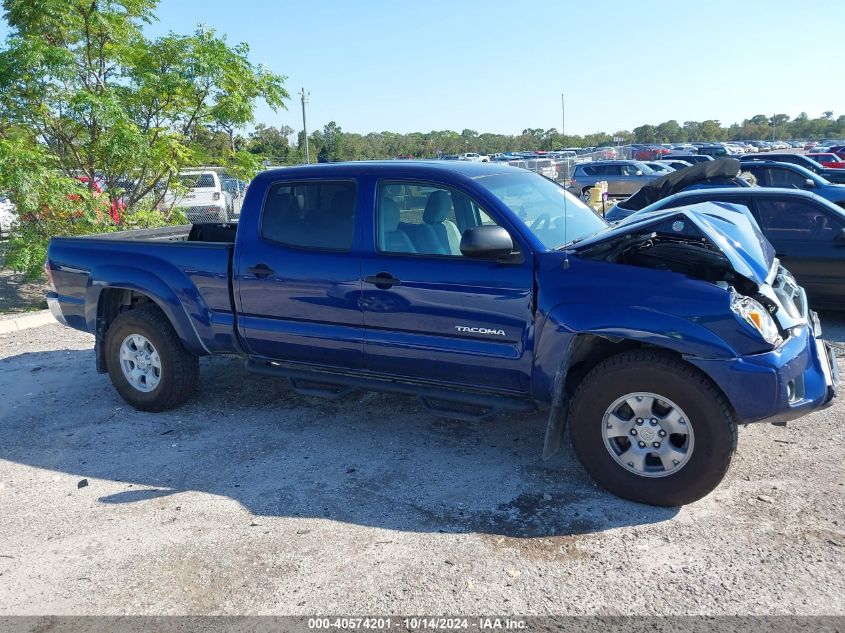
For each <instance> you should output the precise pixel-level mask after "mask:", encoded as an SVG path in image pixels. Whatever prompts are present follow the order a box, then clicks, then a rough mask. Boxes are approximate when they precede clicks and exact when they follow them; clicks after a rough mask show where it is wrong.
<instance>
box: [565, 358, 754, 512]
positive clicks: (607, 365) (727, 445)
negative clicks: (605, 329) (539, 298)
mask: <svg viewBox="0 0 845 633" xmlns="http://www.w3.org/2000/svg"><path fill="white" fill-rule="evenodd" d="M637 392H651V393H654V394H658V395H660V396H662V397H664V398H667V399H669V400H671V401H672V402H674V403H676V404H677V405H678V406H679V407H680V408H681V410H682V411H683V412H684V413H685V414H686V415H687V416H689V424H691V426H692V429H693V435H694V445H693V449H692V452H691V454H690V455H689V457H688V461H687V462H686V463H685V464H684V465H683V466H682V467H681V468H679V469H678V470H677V471H676V472H674V473H670V474H667V475H665V476H662V477H646V476H643V475H639V474H636V473H634V472H631V471H629V470H627V469H626V468H625V467H623V466H622V465H620V464H619V463H618V462H617V461H616V460H615V459H614V458H613V457H612V456H611V454H610V451H609V450H608V447H607V446H606V445H605V440H604V436H603V425H604V415H605V412H606V411H607V410H608V408H609V407H610V406H611V405H612V404H613V403H614V402H615V401H616V400H617V398H621V397H623V396H625V395H627V394H633V393H637ZM569 420H570V424H571V435H572V444H573V446H574V448H575V454H576V455H577V456H578V459H579V461H580V462H581V464H582V465H583V466H584V468H585V469H586V470H587V472H588V473H589V474H590V475H591V476H592V477H593V478H594V479H595V480H596V481H597V482H598V483H599V485H601V486H602V487H603V488H605V489H607V490H608V491H610V492H612V493H613V494H615V495H618V496H619V497H622V498H624V499H630V500H631V501H637V502H639V503H646V504H649V505H656V506H681V505H684V504H687V503H692V502H693V501H697V500H698V499H701V498H702V497H704V496H706V495H707V494H708V493H710V492H711V491H712V490H713V489H714V488H715V487H716V486H717V485H718V484H719V482H721V481H722V479H723V478H724V476H725V474H726V473H727V472H728V467H729V466H730V463H731V458H732V457H733V454H734V451H735V450H736V439H737V432H736V422H735V421H734V417H733V412H732V411H731V408H730V406H729V405H728V403H727V401H726V400H725V398H724V396H723V395H722V394H721V393H720V392H719V390H718V389H717V388H716V386H715V385H714V384H713V383H712V382H711V381H710V379H709V378H707V376H705V375H704V374H702V373H701V372H699V371H698V370H696V369H695V368H693V367H691V366H690V365H688V364H686V363H684V362H682V361H681V360H679V359H678V358H677V357H675V356H673V355H671V354H668V353H664V352H659V351H646V350H639V351H632V352H624V353H621V354H618V355H616V356H612V357H611V358H608V359H607V360H605V361H603V362H601V363H599V364H598V365H597V366H596V367H595V368H594V369H593V370H592V371H590V372H589V373H588V374H587V375H586V376H585V377H584V379H583V380H582V381H581V383H580V385H579V386H578V388H577V390H576V392H575V395H574V397H573V398H572V401H571V408H570V416H569Z"/></svg>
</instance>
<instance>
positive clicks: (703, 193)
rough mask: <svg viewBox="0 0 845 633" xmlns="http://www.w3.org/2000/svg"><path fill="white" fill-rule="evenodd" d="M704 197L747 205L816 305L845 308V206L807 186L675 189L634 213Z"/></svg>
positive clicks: (646, 211) (651, 211)
mask: <svg viewBox="0 0 845 633" xmlns="http://www.w3.org/2000/svg"><path fill="white" fill-rule="evenodd" d="M702 202H719V203H729V204H733V205H740V207H741V208H744V209H748V210H749V211H750V213H751V216H752V217H753V218H754V220H755V221H756V222H757V224H758V225H759V226H760V229H761V230H762V232H763V235H765V236H766V238H767V239H768V240H769V242H771V244H772V246H773V247H774V249H775V252H776V254H777V257H778V259H779V260H780V262H781V263H782V264H783V265H784V266H785V267H786V268H788V269H789V270H790V271H791V272H792V274H794V275H795V279H796V280H797V282H798V283H799V284H800V285H801V286H802V287H803V288H805V289H806V291H807V295H808V298H809V301H810V305H812V306H813V307H814V308H817V309H822V308H826V309H831V308H832V309H838V310H842V309H845V211H843V209H842V208H840V207H838V206H836V205H835V204H833V203H832V202H829V201H827V200H825V199H824V198H822V197H820V196H817V195H816V194H814V193H811V192H809V191H797V190H789V189H775V188H771V189H770V188H767V187H754V188H751V189H736V188H734V189H706V190H700V191H687V192H683V193H679V194H675V195H673V196H670V197H668V198H664V199H662V200H659V201H657V202H655V203H654V204H651V205H649V206H647V207H645V208H644V209H642V210H641V211H638V212H636V213H635V214H633V215H632V216H630V217H637V216H641V215H642V216H644V215H647V214H649V213H658V212H662V211H664V210H666V209H669V208H674V207H686V206H689V205H691V204H699V203H702Z"/></svg>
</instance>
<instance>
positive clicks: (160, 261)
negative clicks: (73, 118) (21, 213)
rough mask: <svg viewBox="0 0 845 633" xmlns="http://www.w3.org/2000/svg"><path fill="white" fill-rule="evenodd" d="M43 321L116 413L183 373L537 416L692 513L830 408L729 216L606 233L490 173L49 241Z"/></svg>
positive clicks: (637, 486) (791, 311)
mask: <svg viewBox="0 0 845 633" xmlns="http://www.w3.org/2000/svg"><path fill="white" fill-rule="evenodd" d="M45 268H46V271H47V274H48V277H49V279H50V282H51V284H52V291H51V292H50V293H49V295H48V302H49V305H50V307H51V310H52V311H53V314H54V315H55V316H56V318H57V319H58V320H59V321H60V322H62V323H64V324H66V325H68V326H70V327H73V328H77V329H80V330H84V331H87V332H91V333H93V334H94V335H95V337H96V343H95V350H96V363H97V369H98V371H100V372H101V373H106V372H107V373H108V374H109V376H110V378H111V380H112V382H113V384H114V386H115V388H116V389H117V391H118V393H119V394H120V395H121V396H122V397H123V398H124V399H125V400H126V401H127V402H129V403H130V404H131V405H132V406H134V407H136V408H138V409H141V410H145V411H161V410H165V409H169V408H172V407H175V406H178V405H180V404H182V403H184V402H185V401H186V400H187V399H188V398H189V397H190V396H191V394H192V392H193V391H194V388H195V386H196V384H197V380H198V371H199V365H198V357H200V356H203V355H208V354H240V355H242V356H243V357H245V364H246V369H247V370H248V371H251V372H257V373H259V374H265V375H270V376H280V377H284V378H287V379H289V380H290V382H291V384H292V386H293V388H294V389H296V390H298V391H300V392H302V393H306V394H310V395H315V396H324V397H329V398H339V397H343V396H344V395H346V394H348V393H350V392H351V391H355V390H359V389H373V390H381V391H386V392H392V393H404V394H412V395H416V396H418V397H419V398H420V400H421V401H422V403H423V405H424V406H426V407H427V408H429V409H431V410H432V411H434V412H435V413H436V414H439V415H444V416H448V417H452V418H466V419H475V420H477V419H486V418H489V417H490V416H492V415H494V414H496V413H499V412H502V411H506V412H523V411H524V412H529V411H534V410H536V409H540V410H543V411H548V424H547V428H546V435H545V446H544V456H545V457H548V456H550V455H552V454H554V453H555V452H556V451H557V449H558V448H559V445H560V443H561V440H562V436H563V433H564V429H565V428H566V426H567V425H568V426H569V428H570V433H571V438H572V442H573V445H574V448H575V451H576V454H577V456H578V458H579V459H580V461H581V462H582V463H583V465H584V467H585V468H586V469H587V471H589V473H590V474H591V475H592V476H593V477H594V478H595V479H596V480H597V481H598V482H599V483H600V484H601V485H602V486H604V487H605V488H607V489H608V490H610V491H612V492H614V493H616V494H618V495H620V496H622V497H625V498H628V499H632V500H635V501H640V502H644V503H649V504H657V505H680V504H684V503H688V502H691V501H694V500H696V499H699V498H700V497H702V496H704V495H706V494H707V493H708V492H710V491H711V490H712V489H713V488H714V487H715V486H716V485H717V484H718V483H719V481H721V479H722V478H723V476H724V475H725V473H726V471H727V469H728V466H729V464H730V461H731V458H732V455H733V453H734V450H735V448H736V438H737V425H738V424H745V423H748V422H775V423H784V422H785V421H787V420H790V419H794V418H797V417H799V416H802V415H805V414H807V413H809V412H811V411H814V410H816V409H819V408H821V407H823V406H825V405H827V404H829V403H830V402H831V400H832V399H833V397H834V395H835V388H836V383H837V380H838V379H837V373H836V365H835V361H834V360H833V359H832V355H831V353H830V349H829V348H828V346H827V344H826V343H825V342H824V341H823V340H822V339H821V330H820V326H819V323H818V319H817V318H816V316H815V314H814V313H813V312H811V311H810V310H809V309H808V307H807V302H806V296H805V293H804V291H803V290H802V289H801V288H800V287H799V286H798V285H797V284H796V283H795V280H794V278H793V277H792V275H790V273H789V272H788V271H787V270H785V269H784V268H783V267H782V266H780V264H779V263H778V261H777V259H776V258H775V257H774V254H773V251H772V248H771V246H770V245H769V243H768V242H767V241H766V239H765V238H764V237H763V236H762V235H761V234H760V232H759V230H758V229H757V227H756V225H755V224H754V223H753V222H752V221H751V220H749V219H748V217H747V215H745V214H741V213H736V212H732V211H729V210H726V209H724V208H721V207H719V206H718V205H715V204H711V203H708V204H701V205H695V206H691V207H680V208H674V209H671V210H668V211H666V212H665V213H658V214H652V215H650V216H649V217H648V218H646V219H644V220H642V221H639V222H628V223H625V224H624V225H620V226H617V227H613V228H611V227H609V226H608V225H607V224H606V223H605V221H604V220H602V219H601V218H600V217H598V216H597V215H596V214H595V213H594V212H593V211H592V210H591V209H590V208H589V207H587V206H585V205H584V204H583V203H582V202H580V201H579V200H578V199H577V198H575V197H574V196H572V195H571V194H569V193H567V192H566V191H565V190H564V189H563V188H562V187H560V186H559V185H558V184H556V183H555V182H553V181H551V180H548V179H546V178H543V177H542V176H539V175H537V174H534V173H531V172H528V171H525V170H522V169H518V168H516V167H510V166H507V165H500V164H481V163H472V162H457V161H441V162H435V161H432V162H414V161H392V162H366V163H338V164H322V165H314V166H302V167H292V168H286V169H279V170H272V171H267V172H264V173H262V174H260V175H259V176H257V177H256V178H255V179H254V180H253V182H252V184H251V185H250V187H249V190H248V193H247V195H246V198H245V200H244V204H243V209H242V212H241V217H240V223H239V224H217V225H215V224H198V225H194V226H186V227H181V228H165V229H153V230H137V231H126V232H119V233H112V234H107V235H98V236H90V237H81V238H80V237H76V238H55V239H53V240H52V242H51V244H50V248H49V253H48V260H47V263H46V266H45Z"/></svg>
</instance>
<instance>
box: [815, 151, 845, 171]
mask: <svg viewBox="0 0 845 633" xmlns="http://www.w3.org/2000/svg"><path fill="white" fill-rule="evenodd" d="M807 158H812V159H813V160H814V161H816V162H817V163H818V164H819V165H821V166H822V167H827V168H828V169H843V168H845V160H842V159H841V158H840V157H839V156H837V155H836V154H834V153H833V152H824V153H819V154H815V153H810V154H807Z"/></svg>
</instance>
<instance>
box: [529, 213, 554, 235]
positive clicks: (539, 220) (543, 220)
mask: <svg viewBox="0 0 845 633" xmlns="http://www.w3.org/2000/svg"><path fill="white" fill-rule="evenodd" d="M551 223H552V216H550V215H549V214H548V213H541V214H540V215H538V216H537V217H536V218H535V219H534V221H533V222H532V223H531V230H532V231H539V230H540V227H541V226H542V227H543V230H547V229H548V228H549V225H550V224H551Z"/></svg>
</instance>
